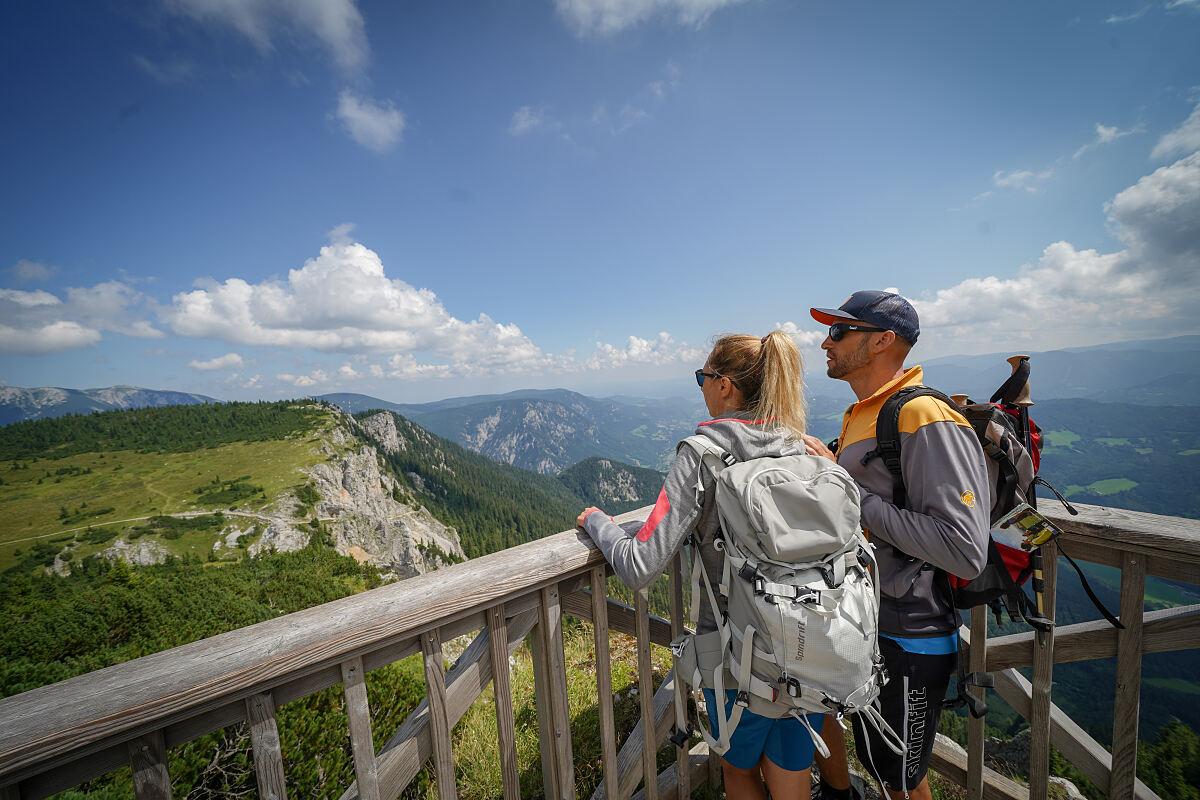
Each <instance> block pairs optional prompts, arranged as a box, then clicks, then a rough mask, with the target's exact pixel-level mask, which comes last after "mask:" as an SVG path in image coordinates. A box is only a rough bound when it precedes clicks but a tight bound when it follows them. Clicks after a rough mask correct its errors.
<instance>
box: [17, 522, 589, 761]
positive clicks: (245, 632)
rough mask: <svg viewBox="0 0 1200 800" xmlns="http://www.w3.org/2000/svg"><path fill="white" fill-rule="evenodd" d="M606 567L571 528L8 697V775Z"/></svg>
mask: <svg viewBox="0 0 1200 800" xmlns="http://www.w3.org/2000/svg"><path fill="white" fill-rule="evenodd" d="M601 561H602V556H601V554H600V553H599V551H597V550H595V549H594V546H593V545H592V544H591V542H590V540H588V538H587V536H586V535H584V534H581V533H579V532H578V531H569V532H566V533H561V534H558V535H556V536H551V537H547V538H545V539H541V540H538V541H536V542H530V543H528V544H525V545H521V546H518V547H514V548H510V549H509V550H505V551H502V552H500V553H493V554H491V555H488V556H483V557H481V558H477V559H472V560H470V561H467V562H464V563H462V564H456V565H454V566H451V567H447V568H444V569H441V570H438V571H436V572H433V573H429V574H427V575H421V576H417V577H414V578H410V579H408V580H405V581H400V582H398V583H395V584H390V585H388V586H383V587H380V588H378V589H374V590H372V591H369V592H363V593H361V594H357V595H353V596H351V597H347V598H343V599H341V600H337V601H334V602H332V603H327V604H325V605H322V606H318V607H315V608H310V609H306V610H304V611H299V612H296V613H294V614H289V615H287V616H285V617H280V618H278V619H274V620H269V621H267V622H263V623H259V624H257V625H252V626H248V627H246V628H241V629H238V630H236V631H230V632H229V633H225V634H221V635H220V636H215V637H212V638H209V639H204V640H201V641H199V642H193V643H191V644H187V645H183V646H182V647H177V648H174V649H172V650H167V651H164V652H162V653H156V654H153V655H149V656H145V657H143V658H140V659H136V660H134V661H130V662H126V663H124V664H118V665H116V666H113V667H108V668H106V669H103V670H98V671H96V672H93V673H90V674H88V675H84V676H79V677H76V678H72V679H70V680H67V681H63V682H61V683H59V684H55V685H53V686H46V687H41V688H39V689H34V690H33V691H30V692H25V693H23V694H20V695H15V696H13V697H8V698H5V699H4V700H0V718H3V719H5V720H6V721H7V722H8V724H6V725H5V726H3V729H0V776H2V777H4V778H10V777H11V778H15V779H20V778H23V777H27V776H28V775H30V774H33V773H35V772H39V771H44V770H46V769H51V768H53V767H54V766H55V765H57V764H59V763H63V762H65V761H69V760H75V759H77V758H79V757H80V756H82V755H86V754H87V753H88V752H92V751H95V750H99V749H102V748H103V747H105V746H106V743H107V742H109V741H111V739H112V738H114V737H121V736H122V734H124V733H127V732H133V731H137V730H146V729H148V728H156V727H166V726H168V725H171V724H175V723H178V722H180V721H182V720H183V719H185V718H187V717H190V716H196V715H199V714H202V713H204V712H206V711H209V710H212V709H214V708H218V707H221V706H224V705H226V704H227V703H228V702H229V701H230V700H233V699H238V698H239V697H245V696H247V694H248V693H251V692H252V691H253V690H255V689H256V688H261V687H263V686H268V685H275V684H278V683H282V682H286V681H288V680H291V679H293V678H295V677H297V676H299V675H301V674H304V673H306V672H308V671H314V670H316V669H320V668H324V667H327V666H330V665H336V664H339V663H340V662H341V661H344V660H345V659H346V658H348V657H350V656H352V655H356V654H359V653H360V652H361V651H363V650H364V649H368V648H374V647H376V646H378V645H379V644H381V643H385V642H388V641H393V640H398V639H402V638H404V637H405V636H411V635H414V634H415V633H416V632H418V631H420V630H423V629H427V628H429V627H432V626H434V625H444V624H446V623H447V622H451V621H454V620H457V619H459V618H461V617H465V616H468V615H471V614H475V613H481V612H482V610H483V609H484V608H486V607H487V606H489V605H494V604H495V603H496V602H500V601H503V600H505V599H506V598H508V597H509V596H511V595H517V594H523V593H525V592H526V591H528V590H530V589H538V588H540V587H542V586H545V585H549V584H552V583H553V584H557V583H558V582H560V581H561V580H563V579H564V578H566V577H571V576H573V575H578V574H586V572H587V570H588V569H590V567H591V566H593V565H594V564H597V563H601ZM118 699H119V700H118Z"/></svg>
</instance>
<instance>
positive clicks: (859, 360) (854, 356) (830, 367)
mask: <svg viewBox="0 0 1200 800" xmlns="http://www.w3.org/2000/svg"><path fill="white" fill-rule="evenodd" d="M874 335H875V334H873V333H870V332H868V331H847V332H846V333H845V334H843V335H842V338H841V340H840V341H837V342H835V341H834V340H833V339H831V338H830V337H828V336H826V337H825V341H824V342H821V349H822V350H824V351H825V359H826V361H825V367H826V370H825V374H826V375H828V376H829V377H831V378H842V379H844V378H845V377H846V376H847V375H850V374H852V373H854V372H856V371H857V370H860V369H862V368H863V367H866V366H867V365H868V364H870V363H871V351H870V344H871V337H872V336H874Z"/></svg>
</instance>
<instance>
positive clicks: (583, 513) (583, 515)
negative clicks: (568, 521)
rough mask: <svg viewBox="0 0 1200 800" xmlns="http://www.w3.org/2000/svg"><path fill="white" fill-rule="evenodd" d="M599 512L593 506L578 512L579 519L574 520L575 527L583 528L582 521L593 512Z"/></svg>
mask: <svg viewBox="0 0 1200 800" xmlns="http://www.w3.org/2000/svg"><path fill="white" fill-rule="evenodd" d="M599 510H600V509H598V508H596V507H595V506H588V507H587V508H585V509H584V510H583V511H580V512H579V518H578V519H576V520H575V524H576V525H577V526H579V527H580V528H582V527H583V521H584V520H585V519H587V516H588V514H590V513H592V512H593V511H599Z"/></svg>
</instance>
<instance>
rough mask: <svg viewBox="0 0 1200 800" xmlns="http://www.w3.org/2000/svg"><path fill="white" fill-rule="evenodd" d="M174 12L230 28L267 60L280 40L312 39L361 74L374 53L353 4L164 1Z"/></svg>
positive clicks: (339, 0) (343, 0) (348, 0)
mask: <svg viewBox="0 0 1200 800" xmlns="http://www.w3.org/2000/svg"><path fill="white" fill-rule="evenodd" d="M163 4H164V5H165V6H166V8H167V9H168V10H170V11H173V12H175V13H177V14H181V15H183V16H187V17H190V18H191V19H193V20H196V21H197V22H201V23H203V24H206V25H209V26H211V27H214V28H231V29H233V30H235V31H237V32H238V33H239V34H241V35H242V36H244V37H246V38H247V39H249V40H250V42H251V43H252V44H253V45H254V47H255V48H257V49H258V51H259V52H260V53H261V54H263V55H264V56H266V55H269V54H270V53H271V52H272V51H273V50H274V49H275V42H276V41H277V40H280V39H284V40H287V39H299V40H305V39H308V40H313V41H315V42H316V43H317V44H318V45H319V46H320V47H321V48H322V49H324V50H325V51H326V52H328V54H329V55H330V57H332V59H333V61H334V63H335V64H337V66H338V67H339V68H340V69H341V70H342V71H343V72H347V73H350V72H354V71H357V70H361V69H363V68H364V67H365V66H366V64H367V61H368V60H369V58H370V54H371V49H370V47H369V45H368V44H367V35H366V30H365V26H364V25H363V17H362V13H361V12H359V10H358V5H357V3H355V2H354V0H163Z"/></svg>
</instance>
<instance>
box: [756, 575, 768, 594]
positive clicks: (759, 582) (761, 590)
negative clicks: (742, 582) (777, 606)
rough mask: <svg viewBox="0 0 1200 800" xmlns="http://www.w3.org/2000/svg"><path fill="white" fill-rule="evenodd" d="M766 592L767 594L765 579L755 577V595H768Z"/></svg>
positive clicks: (760, 576) (759, 576) (758, 576)
mask: <svg viewBox="0 0 1200 800" xmlns="http://www.w3.org/2000/svg"><path fill="white" fill-rule="evenodd" d="M766 592H767V582H766V580H764V579H763V576H762V575H755V576H754V593H755V594H766Z"/></svg>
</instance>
